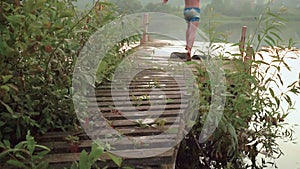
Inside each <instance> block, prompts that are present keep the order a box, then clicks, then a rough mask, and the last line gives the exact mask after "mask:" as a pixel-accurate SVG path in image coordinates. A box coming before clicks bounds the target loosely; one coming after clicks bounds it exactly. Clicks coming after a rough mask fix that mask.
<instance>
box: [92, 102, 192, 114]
mask: <svg viewBox="0 0 300 169" xmlns="http://www.w3.org/2000/svg"><path fill="white" fill-rule="evenodd" d="M187 107H188V105H187V104H167V105H152V106H151V109H152V110H170V109H172V110H173V109H186V108H187ZM94 108H95V109H94ZM149 108H150V106H137V107H132V106H131V107H125V106H118V111H119V112H121V113H122V112H127V111H136V110H139V111H147V110H149ZM98 109H99V110H101V111H102V112H111V111H112V110H115V109H116V108H115V107H98V104H90V105H89V109H88V111H90V112H94V111H97V110H98Z"/></svg>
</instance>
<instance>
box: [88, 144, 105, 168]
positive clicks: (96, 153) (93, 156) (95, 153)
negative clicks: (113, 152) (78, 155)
mask: <svg viewBox="0 0 300 169" xmlns="http://www.w3.org/2000/svg"><path fill="white" fill-rule="evenodd" d="M103 152H104V149H103V148H102V147H101V146H99V145H98V144H96V143H93V144H92V150H91V152H90V154H89V160H90V161H93V163H94V162H95V161H97V160H98V159H99V157H100V156H101V155H102V154H103Z"/></svg>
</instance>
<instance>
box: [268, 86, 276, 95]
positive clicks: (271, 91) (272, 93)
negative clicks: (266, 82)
mask: <svg viewBox="0 0 300 169" xmlns="http://www.w3.org/2000/svg"><path fill="white" fill-rule="evenodd" d="M269 91H270V93H271V96H272V97H275V94H274V91H273V89H272V88H269Z"/></svg>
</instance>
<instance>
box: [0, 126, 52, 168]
mask: <svg viewBox="0 0 300 169" xmlns="http://www.w3.org/2000/svg"><path fill="white" fill-rule="evenodd" d="M0 148H1V149H2V150H3V151H2V152H1V153H0V159H1V162H0V164H1V166H2V167H3V168H7V169H9V168H23V169H46V168H48V163H47V161H45V160H44V157H45V155H46V154H47V153H49V151H50V149H49V148H47V147H45V146H42V145H38V144H37V143H36V142H35V141H34V138H33V137H32V136H31V135H30V132H29V131H28V133H27V135H26V141H22V142H20V143H18V144H17V145H15V146H14V147H11V144H10V142H9V141H8V140H4V141H3V142H1V143H0Z"/></svg>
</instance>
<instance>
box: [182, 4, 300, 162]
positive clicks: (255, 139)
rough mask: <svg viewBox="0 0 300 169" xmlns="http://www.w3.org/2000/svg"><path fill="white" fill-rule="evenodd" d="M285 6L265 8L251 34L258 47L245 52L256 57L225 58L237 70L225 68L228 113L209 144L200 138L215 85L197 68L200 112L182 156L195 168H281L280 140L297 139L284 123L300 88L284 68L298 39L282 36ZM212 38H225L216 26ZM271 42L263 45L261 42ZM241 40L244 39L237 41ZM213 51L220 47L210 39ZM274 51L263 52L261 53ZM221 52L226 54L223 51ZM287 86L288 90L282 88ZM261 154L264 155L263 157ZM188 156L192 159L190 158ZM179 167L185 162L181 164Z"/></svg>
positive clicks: (226, 62)
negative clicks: (287, 78)
mask: <svg viewBox="0 0 300 169" xmlns="http://www.w3.org/2000/svg"><path fill="white" fill-rule="evenodd" d="M282 12H284V10H281V11H279V12H277V13H273V12H271V10H270V9H269V8H268V6H267V8H266V10H265V12H264V13H263V14H262V17H261V18H260V20H259V22H258V29H257V31H256V32H255V34H254V35H252V36H251V37H252V38H249V42H248V44H247V48H248V49H251V48H250V47H251V46H252V45H254V43H255V41H254V39H253V38H257V43H256V44H255V48H254V51H251V50H247V51H243V52H244V53H245V54H247V55H248V56H250V57H251V58H252V59H253V60H250V61H247V60H245V61H242V60H240V59H233V60H231V61H228V60H227V61H225V62H224V65H231V66H232V67H234V68H235V69H234V70H227V71H226V79H227V86H226V87H227V89H228V90H227V93H226V104H225V109H224V114H223V117H222V119H221V120H220V123H219V126H218V128H217V129H216V131H215V132H214V133H213V135H212V136H211V137H210V138H209V139H208V140H207V141H206V142H204V143H199V142H198V137H199V135H200V132H201V131H202V128H203V124H204V120H205V119H206V117H207V114H208V112H209V105H210V101H211V93H212V89H211V88H212V85H211V82H210V81H209V74H208V72H207V71H205V70H203V69H202V68H200V67H199V68H198V74H199V76H200V77H201V79H207V80H199V84H198V86H199V90H200V91H201V92H200V100H199V102H200V104H201V106H200V107H201V109H200V117H199V118H198V120H197V123H196V125H195V126H194V128H193V130H192V131H191V132H190V133H189V135H188V137H187V138H188V139H186V140H184V141H183V142H182V145H181V150H180V151H179V154H180V153H182V154H184V155H182V156H185V157H182V156H179V159H181V158H182V159H190V160H185V162H186V164H188V166H189V167H191V168H265V167H267V166H270V165H271V166H273V167H276V163H275V159H277V158H279V157H280V156H281V155H283V152H282V151H281V149H280V147H279V145H278V141H279V140H284V141H287V140H292V139H293V130H292V129H291V128H285V127H286V125H287V124H286V123H285V118H286V117H287V116H288V114H289V112H290V111H291V110H292V109H293V106H294V103H295V101H293V100H292V99H291V97H290V96H291V95H293V94H299V93H300V77H299V79H295V80H294V81H293V82H292V83H291V84H286V82H285V81H284V79H283V78H282V74H281V72H282V71H283V70H284V69H286V70H289V71H291V68H290V67H289V65H288V64H287V60H289V59H292V58H289V56H288V53H290V52H292V51H293V48H292V47H293V45H294V43H293V41H292V40H289V42H288V43H287V45H286V46H284V45H283V43H284V42H283V41H282V39H281V37H280V28H281V26H282V23H283V18H281V15H282ZM211 33H212V34H210V35H211V36H210V37H211V38H213V39H211V42H214V40H217V41H218V42H219V41H220V39H221V38H216V37H219V36H217V35H215V34H213V32H212V31H211ZM261 44H263V45H268V46H269V47H262V45H261ZM236 45H239V44H236ZM210 47H211V48H213V49H212V50H214V49H216V48H220V47H217V46H215V44H214V43H211V46H210ZM266 52H267V54H268V55H269V57H268V58H266V57H264V56H263V54H262V53H266ZM217 55H218V56H217V57H220V58H224V55H223V54H220V53H218V54H217ZM284 86H288V87H287V88H286V90H285V91H283V90H282V89H283V88H284ZM285 105H288V106H285ZM259 155H263V156H264V157H262V158H261V159H259ZM186 156H188V158H186ZM177 165H178V166H180V167H183V168H184V167H186V166H183V165H184V164H177Z"/></svg>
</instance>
